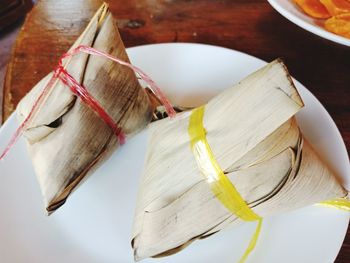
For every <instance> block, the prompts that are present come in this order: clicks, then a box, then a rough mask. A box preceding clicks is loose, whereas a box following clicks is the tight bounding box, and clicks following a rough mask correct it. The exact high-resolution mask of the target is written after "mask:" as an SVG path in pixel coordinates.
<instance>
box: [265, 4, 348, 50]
mask: <svg viewBox="0 0 350 263" xmlns="http://www.w3.org/2000/svg"><path fill="white" fill-rule="evenodd" d="M267 1H268V2H269V4H270V5H271V6H272V7H273V8H274V9H275V10H276V11H277V12H278V13H280V14H281V15H282V16H283V17H285V18H286V19H288V20H289V21H290V22H292V23H293V24H295V25H297V26H299V27H301V28H303V29H304V30H306V31H309V32H310V33H313V34H314V35H317V36H319V37H321V38H324V39H327V40H329V41H332V42H334V43H337V44H340V45H344V46H348V47H350V39H347V38H345V37H342V36H339V35H336V34H334V33H332V32H329V31H327V30H325V29H323V28H321V27H318V26H316V25H314V24H312V23H310V22H307V21H304V20H303V19H301V18H299V17H298V16H296V15H294V14H293V13H291V12H290V11H289V10H287V9H286V8H284V7H283V6H282V5H281V4H280V3H279V2H278V0H267ZM286 1H290V0H286ZM299 12H301V11H300V10H299Z"/></svg>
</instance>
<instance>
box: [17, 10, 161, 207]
mask: <svg viewBox="0 0 350 263" xmlns="http://www.w3.org/2000/svg"><path fill="white" fill-rule="evenodd" d="M79 45H86V46H90V47H93V48H95V49H98V50H100V51H103V52H105V53H108V54H111V55H112V56H115V57H118V58H119V59H121V60H123V61H126V62H128V56H127V54H126V51H125V48H124V45H123V42H122V40H121V39H120V36H119V33H118V29H117V27H116V21H115V20H114V19H113V17H112V15H111V13H110V11H109V10H108V6H107V5H106V4H103V5H102V6H101V8H100V9H99V10H98V11H97V12H96V14H95V15H94V17H93V18H92V19H91V21H90V23H89V24H88V26H87V28H86V29H85V30H84V32H83V33H82V34H81V36H80V37H79V38H78V39H77V40H76V42H75V43H74V44H73V46H72V48H71V49H70V50H73V49H74V48H76V47H77V46H79ZM63 66H64V68H65V69H66V71H67V72H69V73H70V74H71V75H72V76H73V77H74V78H75V79H76V80H77V81H78V82H79V83H80V84H82V85H83V86H84V87H85V88H86V89H87V90H88V91H89V93H90V94H91V95H92V96H93V97H94V98H95V99H96V100H97V101H98V102H99V103H100V105H102V106H103V108H104V110H105V111H106V112H107V113H108V114H109V115H110V116H111V117H112V118H113V120H114V121H115V122H116V123H117V124H118V126H119V127H120V128H121V130H122V131H123V133H124V134H125V135H126V136H131V135H132V134H134V133H136V132H137V131H139V130H140V129H142V128H143V127H145V126H146V125H147V124H148V123H149V122H150V121H151V118H152V114H153V110H154V109H153V106H152V104H151V103H150V101H149V98H148V95H147V94H146V92H145V91H144V89H143V88H142V87H141V86H140V84H139V82H138V80H137V78H136V76H135V74H134V72H133V71H132V70H131V69H129V68H127V67H125V66H122V65H119V64H117V63H114V62H113V61H110V60H107V59H106V58H103V57H97V56H92V55H88V54H85V53H79V54H77V55H75V56H72V57H68V58H66V59H64V60H63ZM52 74H53V73H50V74H48V75H47V76H46V77H45V78H44V79H42V80H41V81H40V82H39V83H38V84H37V85H36V86H35V87H34V88H33V89H32V90H31V91H30V92H29V93H28V94H27V95H26V96H25V97H24V98H23V99H22V101H21V102H20V103H19V105H18V107H17V114H18V118H19V120H21V121H23V119H24V118H25V117H26V116H28V114H29V112H30V111H31V109H32V106H33V104H34V102H35V101H36V100H37V97H38V96H39V94H40V93H41V92H42V90H43V89H44V87H45V86H46V85H47V82H48V81H49V79H50V78H51V76H52ZM23 134H24V137H25V138H26V140H27V146H28V147H27V148H28V152H29V155H30V158H31V160H32V163H33V166H34V170H35V172H36V175H37V178H38V181H39V184H40V187H41V191H42V194H43V197H44V201H45V206H46V210H47V212H48V213H51V212H53V211H55V210H56V209H57V208H59V207H60V206H61V205H63V204H64V202H65V201H66V199H67V197H68V196H69V195H70V193H71V192H72V191H74V189H76V187H77V186H78V185H79V184H80V183H81V182H82V181H83V180H84V179H85V178H86V177H87V176H88V175H89V174H91V173H92V171H93V170H94V169H96V168H97V167H98V166H99V165H101V163H103V162H104V161H105V160H106V159H107V158H108V156H109V155H110V154H111V153H112V152H113V151H114V150H115V149H116V148H117V146H118V144H119V142H118V140H117V137H116V136H115V134H114V133H113V131H112V130H111V128H110V127H109V126H108V125H107V124H106V123H105V122H104V121H103V120H102V119H101V118H100V116H98V115H97V114H96V113H95V112H94V111H93V110H92V109H91V108H89V106H88V105H86V104H85V103H84V102H82V101H81V100H80V99H79V98H77V97H76V96H75V95H74V94H73V93H72V92H71V91H70V89H69V88H68V87H67V86H66V85H65V84H64V83H62V81H60V80H57V81H56V82H55V84H54V86H53V87H52V88H51V90H50V93H49V94H48V96H47V98H46V100H45V101H44V103H43V104H42V105H41V106H40V108H39V110H38V112H37V114H35V116H34V117H33V119H32V120H31V121H30V123H29V127H27V128H26V129H25V131H24V133H23Z"/></svg>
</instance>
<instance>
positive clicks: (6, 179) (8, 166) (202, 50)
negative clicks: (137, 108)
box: [0, 44, 350, 263]
mask: <svg viewBox="0 0 350 263" xmlns="http://www.w3.org/2000/svg"><path fill="white" fill-rule="evenodd" d="M127 51H128V54H129V56H130V59H131V61H132V63H133V64H134V65H136V66H138V67H140V68H141V69H143V70H144V71H145V72H146V73H147V74H149V75H150V76H151V77H152V78H153V80H155V81H156V82H157V83H158V84H159V85H160V86H161V87H162V88H163V90H164V91H165V93H166V94H167V95H168V96H169V97H170V99H171V100H172V101H173V102H175V103H177V104H179V105H183V104H187V105H193V104H196V105H199V104H201V103H203V102H205V101H207V100H208V99H209V98H210V97H212V96H213V95H215V94H217V93H219V92H220V91H221V90H223V89H225V88H229V87H231V86H232V85H233V84H234V83H236V82H238V81H239V80H241V79H242V78H244V77H245V76H247V75H248V74H250V73H251V72H253V71H255V70H257V69H258V68H260V67H262V66H263V65H265V64H266V63H265V62H263V61H262V60H259V59H257V58H254V57H252V56H249V55H247V54H244V53H240V52H237V51H234V50H230V49H225V48H220V47H215V46H208V45H198V44H158V45H147V46H140V47H135V48H130V49H128V50H127ZM295 83H296V86H297V88H298V90H299V91H300V93H301V96H302V98H303V100H304V102H305V105H306V106H305V108H304V109H302V110H301V112H300V113H298V115H297V118H298V122H299V124H300V127H301V129H302V131H303V133H304V135H305V136H306V137H307V138H308V140H309V141H310V142H311V143H312V144H313V146H314V147H315V148H316V150H317V151H318V152H319V153H320V155H321V156H322V157H323V158H324V159H325V160H327V162H328V163H329V164H330V165H331V166H332V167H333V168H334V170H335V171H336V172H337V173H338V174H339V175H340V176H341V177H342V179H343V180H344V183H345V186H346V187H347V188H348V189H349V186H350V164H349V157H348V155H347V151H346V148H345V145H344V142H343V140H342V138H341V136H340V133H339V131H338V129H337V127H336V126H335V124H334V122H333V120H332V119H331V117H330V116H329V114H328V113H327V111H326V110H325V109H324V108H323V106H322V105H321V104H320V102H319V101H318V100H317V99H316V98H315V97H314V96H313V95H312V94H311V93H310V92H309V91H308V90H307V89H306V88H305V87H304V86H302V85H301V84H300V83H299V82H295ZM17 126H18V123H17V121H16V119H15V116H11V117H10V119H9V120H8V121H7V122H6V123H5V124H4V125H3V127H2V128H1V129H0V149H3V147H5V145H6V143H7V142H8V140H9V138H10V136H11V135H12V134H13V133H14V131H15V129H16V127H17ZM147 137H148V130H147V129H146V130H145V131H143V132H141V133H140V134H138V135H137V136H135V137H134V138H132V139H130V140H128V141H127V143H126V144H125V145H124V146H122V147H120V149H119V150H118V151H117V152H115V153H114V154H113V156H112V157H111V158H110V159H109V160H108V161H107V162H106V163H104V164H103V166H102V167H101V168H100V169H98V170H97V171H96V172H95V173H94V174H93V175H92V176H91V177H90V178H89V179H88V180H87V181H86V182H85V183H84V184H82V185H81V187H80V188H79V189H78V190H77V191H76V192H74V193H73V194H72V196H71V197H70V198H69V199H68V201H67V203H66V204H65V205H64V206H63V207H62V208H60V209H59V210H58V211H57V212H55V213H54V214H53V215H51V216H50V217H47V216H46V215H45V209H44V207H43V202H42V200H41V199H42V198H41V194H40V189H39V186H38V184H37V182H36V178H35V174H34V171H33V168H32V165H31V162H30V160H29V158H28V155H27V152H26V149H25V143H24V140H23V139H21V140H19V142H18V143H17V144H16V145H15V147H14V148H13V149H12V150H11V152H10V153H9V155H8V156H7V157H6V159H5V160H4V161H3V162H0V180H1V181H0V182H1V183H0V211H1V216H0V234H1V235H0V262H6V263H7V262H11V263H23V262H29V263H32V262H33V263H47V262H50V263H61V262H66V263H76V262H84V263H101V262H102V263H112V262H113V263H132V262H133V253H132V249H131V245H130V237H131V228H132V222H133V214H134V206H135V202H136V196H137V189H138V182H139V179H140V176H141V173H142V167H143V162H144V157H145V151H146V146H147ZM348 222H349V214H348V213H346V212H344V211H341V210H338V209H333V208H328V207H320V206H312V207H306V208H304V209H301V210H298V211H294V212H291V213H286V214H283V215H281V216H275V217H270V218H266V219H264V223H263V227H262V232H261V235H260V237H259V240H258V244H257V247H256V249H255V250H254V252H253V253H252V254H251V256H250V257H249V259H248V261H247V263H248V262H251V263H253V262H258V263H280V262H284V263H295V262H298V263H310V262H317V263H331V262H333V261H334V259H335V258H336V256H337V254H338V251H339V249H340V247H341V245H342V242H343V240H344V236H345V234H346V230H347V227H348ZM254 230H255V223H246V224H243V225H242V226H239V227H236V228H230V229H227V230H225V231H222V232H220V233H217V234H215V235H213V236H211V237H210V238H207V239H205V240H200V241H196V242H194V243H193V244H191V245H190V246H189V247H187V248H186V249H185V250H183V251H181V252H180V253H178V254H176V255H173V256H170V257H166V258H162V259H147V260H144V261H142V262H145V263H179V262H181V263H198V262H201V263H213V262H220V263H232V262H238V260H239V258H240V257H241V255H242V253H243V252H244V250H245V249H246V247H247V244H248V242H249V240H250V238H251V236H252V233H253V231H254Z"/></svg>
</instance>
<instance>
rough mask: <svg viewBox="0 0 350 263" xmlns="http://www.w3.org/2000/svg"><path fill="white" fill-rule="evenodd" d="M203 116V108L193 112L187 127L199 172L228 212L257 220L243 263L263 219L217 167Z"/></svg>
mask: <svg viewBox="0 0 350 263" xmlns="http://www.w3.org/2000/svg"><path fill="white" fill-rule="evenodd" d="M203 115H204V106H202V107H199V108H196V109H194V110H193V111H192V113H191V116H190V120H189V126H188V134H189V137H190V141H191V149H192V152H193V154H194V156H195V159H196V162H197V164H198V167H199V169H200V171H201V173H202V174H203V176H204V177H205V178H206V180H207V182H208V183H209V185H210V188H211V190H212V191H213V193H214V194H215V196H216V197H217V199H218V200H219V201H220V202H221V203H222V204H223V205H224V206H225V207H226V208H227V209H228V210H229V211H230V212H232V213H233V214H235V215H236V216H238V217H239V218H241V219H242V220H244V221H258V225H257V228H256V230H255V233H254V235H253V237H252V239H251V240H250V243H249V245H248V248H247V249H246V251H245V253H244V254H243V256H242V258H241V259H240V261H239V262H240V263H243V262H245V260H246V259H247V258H248V256H249V254H250V253H251V252H252V251H253V250H254V248H255V245H256V243H257V240H258V237H259V234H260V230H261V225H262V218H261V217H260V216H258V215H257V214H256V213H255V212H254V211H253V210H252V209H251V208H250V207H249V206H248V205H247V204H246V202H245V201H244V199H243V198H242V196H241V195H240V194H239V192H238V191H237V190H236V188H235V187H234V185H233V184H232V183H231V181H230V180H229V179H228V178H227V177H226V175H225V174H224V172H223V171H222V169H221V168H220V165H219V164H218V162H217V161H216V159H215V157H214V154H213V152H212V150H211V148H210V145H209V143H208V141H207V138H206V131H205V129H204V127H203Z"/></svg>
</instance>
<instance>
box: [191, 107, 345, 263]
mask: <svg viewBox="0 0 350 263" xmlns="http://www.w3.org/2000/svg"><path fill="white" fill-rule="evenodd" d="M203 116H204V106H202V107H199V108H196V109H194V110H193V111H192V113H191V116H190V120H189V126H188V134H189V137H190V141H191V149H192V152H193V155H194V157H195V159H196V162H197V164H198V167H199V169H200V171H201V173H202V175H203V176H204V177H205V178H206V180H207V182H208V183H209V185H210V188H211V190H212V192H213V193H214V194H215V196H216V197H217V199H219V200H220V202H221V203H222V204H223V205H224V206H225V207H226V208H227V209H228V210H229V211H230V212H232V213H233V214H235V215H236V216H238V217H239V218H241V219H242V220H244V221H258V225H257V227H256V230H255V232H254V235H253V237H252V239H251V240H250V242H249V245H248V247H247V249H246V251H245V252H244V254H243V256H242V257H241V259H240V261H239V263H244V262H245V261H246V259H247V258H248V256H249V254H250V253H251V252H252V251H253V250H254V248H255V246H256V243H257V241H258V238H259V234H260V230H261V225H262V218H261V217H260V216H259V215H257V214H256V213H255V212H254V211H253V210H252V209H251V208H250V207H249V206H248V205H247V204H246V202H245V201H244V199H243V198H242V196H241V195H240V194H239V192H238V191H237V190H236V188H235V187H234V185H233V184H232V183H231V181H230V180H229V179H228V178H227V177H226V175H225V174H224V172H223V171H222V169H221V168H220V165H219V164H218V162H217V161H216V159H215V157H214V154H213V152H212V150H211V148H210V145H209V143H208V141H207V137H206V131H205V129H204V127H203ZM318 205H324V206H329V207H332V208H337V209H341V210H345V211H347V212H350V201H349V200H347V199H345V198H338V199H334V200H329V201H324V202H320V203H318Z"/></svg>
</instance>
